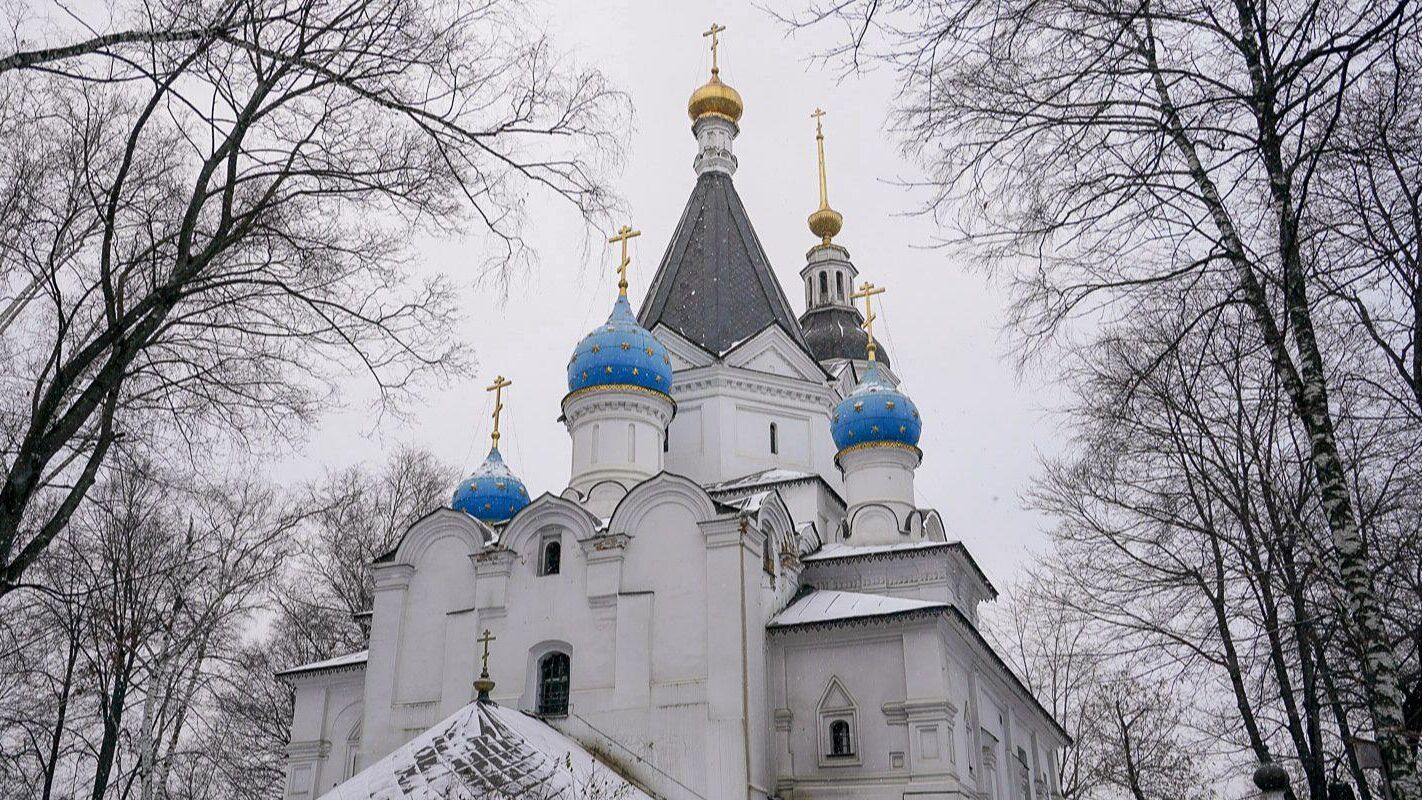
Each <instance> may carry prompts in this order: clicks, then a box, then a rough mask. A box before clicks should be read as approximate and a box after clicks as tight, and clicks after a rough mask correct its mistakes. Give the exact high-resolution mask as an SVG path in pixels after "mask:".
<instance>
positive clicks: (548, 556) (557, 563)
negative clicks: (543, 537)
mask: <svg viewBox="0 0 1422 800" xmlns="http://www.w3.org/2000/svg"><path fill="white" fill-rule="evenodd" d="M562 567H563V543H562V542H560V541H558V540H557V539H550V540H548V541H546V542H544V543H543V564H542V567H541V568H540V569H539V572H538V574H540V575H557V574H558V571H559V570H560V569H562Z"/></svg>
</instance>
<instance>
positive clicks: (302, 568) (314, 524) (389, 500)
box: [188, 447, 456, 800]
mask: <svg viewBox="0 0 1422 800" xmlns="http://www.w3.org/2000/svg"><path fill="white" fill-rule="evenodd" d="M455 479H456V476H455V473H454V470H453V469H451V468H450V467H449V466H448V465H445V464H442V463H440V462H439V461H438V460H437V459H435V457H434V456H433V455H431V454H430V453H429V452H428V451H424V450H417V449H413V448H407V447H402V448H398V449H396V450H394V451H393V452H392V453H391V454H390V455H389V457H388V459H387V460H386V461H385V462H384V463H383V464H381V465H379V466H378V467H371V466H367V465H356V466H352V467H349V468H347V469H343V470H339V471H337V472H333V473H332V474H330V475H329V476H328V477H326V478H325V479H323V480H320V481H317V482H315V483H313V484H312V485H310V486H307V487H304V488H303V489H302V490H301V497H300V503H301V505H302V506H303V510H302V514H303V517H302V523H301V525H300V528H299V530H297V531H296V532H295V535H294V536H293V539H292V542H291V549H292V553H293V557H291V558H289V559H288V560H287V561H286V563H285V564H284V565H283V567H282V571H281V575H280V577H279V580H277V581H276V583H275V585H274V586H273V587H272V589H271V592H270V594H269V602H270V607H271V610H272V612H273V613H272V618H271V619H270V621H269V625H268V627H267V629H266V631H265V632H264V635H262V636H260V637H255V638H253V639H251V640H249V641H247V642H245V643H243V644H242V645H241V646H240V647H238V648H236V649H235V650H234V651H231V653H230V655H229V657H228V663H227V664H226V665H225V666H224V668H223V669H222V670H221V671H220V673H219V680H218V682H217V683H216V684H215V686H214V689H213V699H212V705H211V708H210V713H208V714H207V715H206V716H205V717H204V725H205V728H204V731H203V733H202V734H201V737H200V739H201V741H204V742H208V743H210V746H208V747H199V748H196V750H197V751H198V752H200V753H201V755H200V756H199V758H200V759H201V760H202V761H203V762H204V765H203V767H202V769H201V770H200V772H202V773H204V774H207V775H209V776H210V777H209V778H208V780H209V781H211V782H212V783H213V784H214V785H215V786H217V787H220V793H221V794H223V796H230V797H236V798H251V799H252V800H256V798H265V797H269V796H270V795H271V793H272V792H273V791H277V790H279V787H280V785H281V781H282V779H283V778H284V775H285V767H286V761H285V747H286V744H287V742H288V734H289V729H290V724H291V713H292V707H293V703H294V696H293V693H292V690H291V687H290V685H289V684H287V683H285V682H284V681H281V680H278V679H277V678H276V677H275V673H277V672H279V671H281V670H283V669H286V668H289V667H292V666H296V665H298V664H303V663H308V662H311V661H319V660H322V659H326V658H331V657H333V656H338V655H345V654H347V653H350V652H353V651H356V650H360V649H362V648H364V647H365V646H366V637H367V634H368V631H367V629H366V626H365V625H364V624H363V616H362V615H363V612H368V611H369V610H370V609H371V606H372V603H373V601H374V587H373V584H372V580H371V573H370V564H371V561H373V560H374V559H376V558H377V557H379V556H382V555H385V554H386V553H387V552H389V551H390V550H392V549H393V548H394V547H395V546H396V545H398V543H399V540H400V537H401V536H403V535H404V533H405V531H406V529H407V528H408V527H409V526H410V525H411V524H412V523H414V522H415V521H416V520H417V519H419V518H420V517H422V516H424V515H425V514H428V513H430V511H432V510H433V509H435V508H439V507H441V506H444V505H446V504H447V503H448V502H449V491H450V489H451V487H452V486H453V484H454V481H455ZM234 743H235V744H234ZM195 769H196V768H195ZM188 780H189V781H190V782H191V778H189V779H188ZM198 785H201V783H199V784H198ZM192 796H194V797H200V796H203V795H202V794H201V793H200V792H199V793H196V794H193V795H192Z"/></svg>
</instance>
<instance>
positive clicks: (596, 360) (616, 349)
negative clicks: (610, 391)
mask: <svg viewBox="0 0 1422 800" xmlns="http://www.w3.org/2000/svg"><path fill="white" fill-rule="evenodd" d="M671 382H672V367H671V356H669V355H667V349H666V348H665V347H663V346H662V343H661V342H659V341H657V340H656V337H654V336H652V334H651V333H650V332H648V331H647V329H645V328H643V327H642V326H641V325H638V324H637V317H635V316H634V315H633V314H632V305H631V303H629V302H627V295H625V294H624V295H618V297H617V302H616V303H615V304H613V306H612V315H611V316H609V317H608V318H607V322H605V323H603V324H602V325H599V326H598V327H597V328H596V329H595V330H593V332H592V333H589V334H588V335H587V336H584V337H583V340H582V341H581V342H578V346H577V348H575V349H574V350H573V357H572V358H571V359H570V360H569V361H568V392H569V393H572V392H576V391H579V390H582V389H588V388H592V387H613V386H636V387H639V388H642V389H649V390H651V391H654V392H660V393H662V394H670V393H671Z"/></svg>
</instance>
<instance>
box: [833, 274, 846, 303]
mask: <svg viewBox="0 0 1422 800" xmlns="http://www.w3.org/2000/svg"><path fill="white" fill-rule="evenodd" d="M834 288H835V292H836V293H837V294H838V295H839V299H840V302H843V301H844V273H843V272H836V273H835V274H834Z"/></svg>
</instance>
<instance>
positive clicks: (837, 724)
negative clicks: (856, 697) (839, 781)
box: [829, 719, 854, 756]
mask: <svg viewBox="0 0 1422 800" xmlns="http://www.w3.org/2000/svg"><path fill="white" fill-rule="evenodd" d="M829 754H830V755H832V756H852V755H854V743H853V742H851V741H850V740H849V723H848V722H847V721H845V720H842V719H837V720H835V721H834V722H831V723H830V752H829Z"/></svg>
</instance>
